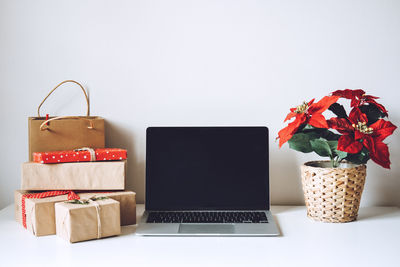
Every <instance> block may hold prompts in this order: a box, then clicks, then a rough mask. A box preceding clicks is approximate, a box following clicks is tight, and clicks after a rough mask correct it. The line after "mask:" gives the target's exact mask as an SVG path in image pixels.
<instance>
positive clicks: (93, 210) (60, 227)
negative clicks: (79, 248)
mask: <svg viewBox="0 0 400 267" xmlns="http://www.w3.org/2000/svg"><path fill="white" fill-rule="evenodd" d="M55 212H56V232H57V235H58V236H59V237H61V238H63V239H65V240H67V241H69V242H71V243H74V242H79V241H85V240H91V239H99V238H103V237H109V236H115V235H119V234H121V226H120V217H119V202H118V201H115V200H113V199H110V198H107V197H98V198H96V197H94V198H90V199H88V200H72V201H68V202H59V203H56V204H55Z"/></svg>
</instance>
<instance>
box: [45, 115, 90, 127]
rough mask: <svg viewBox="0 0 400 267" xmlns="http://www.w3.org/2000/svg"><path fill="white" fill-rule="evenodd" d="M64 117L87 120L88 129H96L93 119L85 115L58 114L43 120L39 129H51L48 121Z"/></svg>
mask: <svg viewBox="0 0 400 267" xmlns="http://www.w3.org/2000/svg"><path fill="white" fill-rule="evenodd" d="M62 119H77V120H86V121H88V122H89V126H88V129H91V130H92V129H94V125H93V120H90V119H87V118H85V117H79V116H58V117H55V118H51V119H48V120H45V121H44V122H42V124H40V127H39V129H40V130H41V131H44V130H48V129H49V126H48V125H47V123H48V122H50V121H55V120H62Z"/></svg>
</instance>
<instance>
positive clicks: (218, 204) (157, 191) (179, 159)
mask: <svg viewBox="0 0 400 267" xmlns="http://www.w3.org/2000/svg"><path fill="white" fill-rule="evenodd" d="M268 167H269V166H268V128H266V127H149V128H147V140H146V209H147V210H154V211H155V210H158V211H165V210H257V209H258V210H267V209H269V168H268Z"/></svg>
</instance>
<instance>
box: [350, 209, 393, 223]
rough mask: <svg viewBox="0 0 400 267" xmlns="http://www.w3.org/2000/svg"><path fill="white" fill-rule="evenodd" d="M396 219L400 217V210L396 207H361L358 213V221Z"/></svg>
mask: <svg viewBox="0 0 400 267" xmlns="http://www.w3.org/2000/svg"><path fill="white" fill-rule="evenodd" d="M395 217H400V212H399V209H397V208H396V207H373V208H371V207H370V208H363V207H361V208H360V210H359V212H358V218H357V221H366V220H375V219H390V218H395Z"/></svg>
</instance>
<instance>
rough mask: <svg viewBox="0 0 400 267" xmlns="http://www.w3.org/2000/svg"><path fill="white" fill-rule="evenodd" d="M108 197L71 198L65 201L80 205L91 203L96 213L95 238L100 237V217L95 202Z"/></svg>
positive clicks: (98, 206)
mask: <svg viewBox="0 0 400 267" xmlns="http://www.w3.org/2000/svg"><path fill="white" fill-rule="evenodd" d="M103 199H108V197H95V196H93V197H91V198H89V199H82V200H80V199H73V200H71V201H67V202H66V203H71V204H80V205H88V204H89V203H91V204H93V205H94V207H95V208H96V215H97V239H100V238H101V219H100V204H99V203H97V202H96V201H97V200H103Z"/></svg>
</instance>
